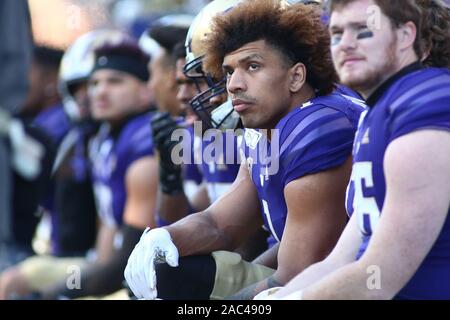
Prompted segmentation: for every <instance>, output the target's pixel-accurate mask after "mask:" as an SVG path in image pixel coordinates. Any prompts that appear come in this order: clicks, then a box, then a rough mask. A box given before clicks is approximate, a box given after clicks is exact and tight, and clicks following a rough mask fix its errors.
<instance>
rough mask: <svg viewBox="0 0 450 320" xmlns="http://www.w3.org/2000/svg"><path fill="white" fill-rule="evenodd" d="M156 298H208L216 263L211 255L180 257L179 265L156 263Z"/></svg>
mask: <svg viewBox="0 0 450 320" xmlns="http://www.w3.org/2000/svg"><path fill="white" fill-rule="evenodd" d="M155 270H156V277H157V279H156V283H157V290H158V298H161V299H164V300H178V299H202V300H204V299H209V296H210V295H211V292H212V289H213V287H214V279H215V273H216V265H215V262H214V259H213V258H212V256H211V255H202V256H190V257H182V258H180V259H179V266H178V267H176V268H173V267H170V266H169V265H167V264H157V265H156V269H155Z"/></svg>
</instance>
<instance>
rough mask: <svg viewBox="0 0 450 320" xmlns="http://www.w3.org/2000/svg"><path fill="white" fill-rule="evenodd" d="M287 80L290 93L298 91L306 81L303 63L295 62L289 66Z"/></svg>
mask: <svg viewBox="0 0 450 320" xmlns="http://www.w3.org/2000/svg"><path fill="white" fill-rule="evenodd" d="M289 80H290V83H289V90H290V91H291V92H292V93H295V92H298V91H300V89H301V88H302V87H303V85H304V84H305V82H306V67H305V65H304V64H303V63H296V64H294V65H293V66H292V67H291V68H290V70H289Z"/></svg>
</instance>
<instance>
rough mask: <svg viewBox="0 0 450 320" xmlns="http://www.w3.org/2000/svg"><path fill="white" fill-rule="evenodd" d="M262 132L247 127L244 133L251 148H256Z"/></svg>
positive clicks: (247, 144)
mask: <svg viewBox="0 0 450 320" xmlns="http://www.w3.org/2000/svg"><path fill="white" fill-rule="evenodd" d="M261 137H262V133H261V132H258V131H256V130H254V129H246V130H245V134H244V139H245V144H246V146H247V147H249V148H250V149H256V147H257V146H258V142H259V140H261Z"/></svg>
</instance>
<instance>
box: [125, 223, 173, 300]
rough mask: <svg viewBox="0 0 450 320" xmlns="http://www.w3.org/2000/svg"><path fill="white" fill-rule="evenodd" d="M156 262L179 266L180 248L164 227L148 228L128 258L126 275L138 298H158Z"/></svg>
mask: <svg viewBox="0 0 450 320" xmlns="http://www.w3.org/2000/svg"><path fill="white" fill-rule="evenodd" d="M155 263H167V264H168V265H170V266H171V267H177V266H178V250H177V248H176V247H175V245H174V244H173V242H172V239H171V237H170V234H169V232H168V231H167V230H166V229H164V228H156V229H152V230H150V228H147V229H146V230H145V231H144V233H143V234H142V236H141V239H140V240H139V242H138V244H137V245H136V247H135V248H134V250H133V252H132V253H131V255H130V257H129V258H128V263H127V266H126V268H125V272H124V276H125V280H126V281H127V283H128V285H129V287H130V289H131V290H132V291H133V293H134V295H135V296H136V297H137V298H138V299H142V298H144V299H149V300H150V299H155V298H156V295H157V291H156V272H155Z"/></svg>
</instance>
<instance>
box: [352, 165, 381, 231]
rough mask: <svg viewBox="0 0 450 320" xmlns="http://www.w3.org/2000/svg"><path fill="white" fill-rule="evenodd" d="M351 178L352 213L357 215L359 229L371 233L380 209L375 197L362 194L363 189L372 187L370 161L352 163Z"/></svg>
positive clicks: (375, 225)
mask: <svg viewBox="0 0 450 320" xmlns="http://www.w3.org/2000/svg"><path fill="white" fill-rule="evenodd" d="M351 180H352V182H353V185H354V198H353V209H354V213H353V214H357V215H358V221H359V226H360V229H361V231H362V232H363V233H364V234H371V233H372V232H373V231H374V230H375V228H376V227H377V224H378V221H379V220H380V209H379V208H378V205H377V202H376V200H375V197H369V196H365V195H364V191H365V190H368V189H370V188H373V187H374V181H373V176H372V162H356V163H354V164H353V171H352V177H351Z"/></svg>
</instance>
